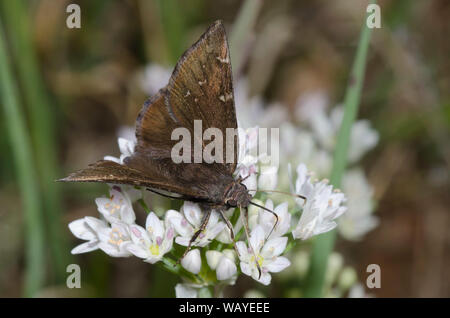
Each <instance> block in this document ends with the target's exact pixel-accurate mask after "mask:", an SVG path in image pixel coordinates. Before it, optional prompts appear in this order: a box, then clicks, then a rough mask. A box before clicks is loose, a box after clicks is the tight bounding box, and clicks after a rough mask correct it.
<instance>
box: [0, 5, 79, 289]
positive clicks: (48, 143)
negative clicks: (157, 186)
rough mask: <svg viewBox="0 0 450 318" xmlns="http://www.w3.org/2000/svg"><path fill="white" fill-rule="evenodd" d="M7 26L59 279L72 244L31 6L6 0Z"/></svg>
mask: <svg viewBox="0 0 450 318" xmlns="http://www.w3.org/2000/svg"><path fill="white" fill-rule="evenodd" d="M1 7H2V11H3V17H4V21H5V27H6V28H7V31H8V34H9V40H10V41H11V44H12V49H13V52H14V55H13V56H15V57H17V58H16V60H15V62H16V65H17V70H18V77H19V80H20V82H21V84H22V87H23V93H24V98H25V106H26V107H27V113H28V114H29V115H30V131H31V138H32V142H33V146H34V147H33V148H34V153H35V159H36V165H37V171H38V177H39V179H38V180H39V183H40V185H41V189H42V190H41V196H42V198H43V201H44V202H43V203H44V207H45V210H44V213H45V217H46V223H47V227H48V231H49V233H48V236H49V237H48V241H49V247H50V251H51V253H52V260H53V261H52V265H53V273H54V274H55V278H56V280H57V281H58V282H60V283H62V282H63V281H64V280H65V277H66V266H67V264H69V263H70V254H69V252H68V251H69V248H68V246H67V243H66V237H65V235H64V234H63V231H62V229H63V228H64V227H63V225H62V222H61V211H62V209H61V195H60V191H59V186H58V184H57V183H56V182H54V180H55V179H58V178H59V176H60V174H59V173H58V171H57V170H58V169H57V167H58V166H59V165H58V163H57V155H56V149H57V147H56V142H55V139H56V138H55V127H54V126H55V125H54V123H55V119H54V117H55V116H54V109H52V107H51V103H50V100H49V97H48V95H47V93H46V89H45V87H44V85H43V83H44V81H43V79H42V76H41V72H40V70H39V66H38V61H37V58H36V55H35V50H34V47H33V43H32V38H31V32H30V31H31V28H30V25H29V23H28V21H30V20H31V17H30V16H29V14H28V12H29V10H28V9H29V8H28V7H27V6H26V5H25V4H24V1H23V0H16V1H3V2H2V6H1Z"/></svg>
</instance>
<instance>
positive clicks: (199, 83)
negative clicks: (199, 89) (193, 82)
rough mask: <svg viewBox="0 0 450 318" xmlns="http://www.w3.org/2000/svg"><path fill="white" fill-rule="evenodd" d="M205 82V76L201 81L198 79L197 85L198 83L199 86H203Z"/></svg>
mask: <svg viewBox="0 0 450 318" xmlns="http://www.w3.org/2000/svg"><path fill="white" fill-rule="evenodd" d="M205 84H206V78H205V80H204V81H203V82H202V81H198V85H200V86H203V85H205Z"/></svg>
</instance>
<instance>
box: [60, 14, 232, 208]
mask: <svg viewBox="0 0 450 318" xmlns="http://www.w3.org/2000/svg"><path fill="white" fill-rule="evenodd" d="M195 120H201V121H202V126H203V127H202V128H203V131H204V130H205V129H207V128H218V129H220V130H221V131H222V134H223V137H224V141H225V135H226V128H234V129H235V128H237V122H236V113H235V107H234V97H233V87H232V74H231V64H230V57H229V51H228V44H227V39H226V34H225V29H224V27H223V25H222V24H221V22H219V21H218V22H216V23H214V24H213V25H212V26H211V27H210V28H209V29H208V30H207V31H206V32H205V33H204V34H203V35H202V36H201V38H200V39H199V41H197V43H195V44H194V45H193V46H192V47H191V48H190V49H189V50H187V51H186V52H185V53H184V54H183V56H182V57H181V59H180V61H179V62H178V63H177V65H176V67H175V70H174V72H173V74H172V77H171V79H170V82H169V84H168V85H167V87H166V88H165V89H162V90H160V92H159V93H158V94H156V95H155V96H153V97H152V98H150V99H149V100H148V101H147V102H146V103H145V104H144V106H143V108H142V110H141V112H140V114H139V116H138V119H137V121H136V137H137V145H136V149H135V152H134V154H133V155H132V156H131V157H127V158H125V160H124V163H125V165H120V164H117V163H114V162H109V161H99V162H97V163H95V164H93V165H91V166H90V167H88V168H87V169H84V170H81V171H79V172H76V173H74V174H71V175H70V176H68V177H67V178H65V179H63V180H62V181H86V182H109V183H123V184H132V185H138V186H146V187H150V188H156V189H162V190H166V191H170V192H174V193H178V194H181V195H183V196H185V197H187V198H192V199H195V200H196V201H205V202H216V203H219V202H220V200H222V196H223V191H224V188H225V187H226V186H227V185H228V184H230V182H232V181H233V178H232V173H233V172H234V170H235V167H236V163H237V157H238V153H237V151H238V144H237V142H238V141H237V137H236V138H234V143H233V144H234V153H233V155H234V157H233V158H234V159H233V161H232V162H231V163H228V164H226V163H225V162H223V163H211V164H208V163H205V162H202V163H178V164H176V163H174V161H173V160H172V158H171V151H172V148H173V146H174V144H175V143H176V142H177V141H175V140H171V135H172V131H173V130H174V129H175V128H180V127H184V128H187V129H188V130H189V131H190V132H191V136H192V137H194V121H195ZM203 146H205V143H204V142H203ZM223 146H224V149H223V150H224V151H223V153H224V154H226V143H225V142H224V143H223ZM224 159H225V158H224Z"/></svg>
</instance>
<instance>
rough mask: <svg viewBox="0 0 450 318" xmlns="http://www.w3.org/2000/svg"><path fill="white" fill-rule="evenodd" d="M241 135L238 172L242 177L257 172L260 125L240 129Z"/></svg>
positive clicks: (239, 133) (239, 134)
mask: <svg viewBox="0 0 450 318" xmlns="http://www.w3.org/2000/svg"><path fill="white" fill-rule="evenodd" d="M238 137H239V158H238V164H237V167H236V173H237V174H239V176H240V177H242V178H246V177H248V176H249V175H252V174H254V173H256V171H257V167H256V165H257V163H258V153H257V145H258V127H253V128H248V129H242V128H239V129H238Z"/></svg>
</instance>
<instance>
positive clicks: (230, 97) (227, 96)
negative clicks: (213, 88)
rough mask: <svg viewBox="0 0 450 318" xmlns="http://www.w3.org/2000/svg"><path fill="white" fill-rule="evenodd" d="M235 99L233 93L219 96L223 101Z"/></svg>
mask: <svg viewBox="0 0 450 318" xmlns="http://www.w3.org/2000/svg"><path fill="white" fill-rule="evenodd" d="M232 99H233V94H231V93H225V95H220V96H219V100H221V101H222V102H224V103H225V102H228V101H229V100H232Z"/></svg>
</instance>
